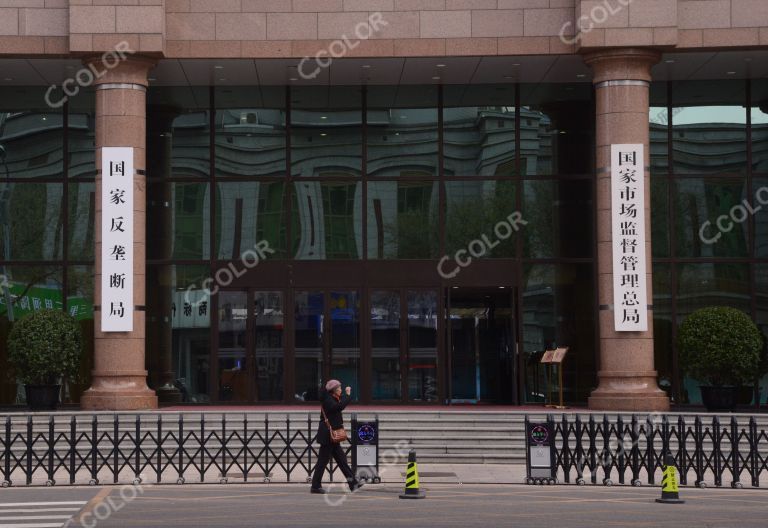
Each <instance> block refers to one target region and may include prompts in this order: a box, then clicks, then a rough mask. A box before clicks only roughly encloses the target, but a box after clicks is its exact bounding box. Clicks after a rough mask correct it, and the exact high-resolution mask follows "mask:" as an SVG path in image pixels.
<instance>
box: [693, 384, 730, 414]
mask: <svg viewBox="0 0 768 528" xmlns="http://www.w3.org/2000/svg"><path fill="white" fill-rule="evenodd" d="M699 388H700V389H701V401H702V402H703V403H704V407H706V408H707V410H708V411H710V412H717V411H732V410H733V409H734V408H735V407H736V402H737V401H738V399H739V398H738V397H739V389H740V387H734V386H730V385H729V386H722V387H709V386H705V385H700V386H699Z"/></svg>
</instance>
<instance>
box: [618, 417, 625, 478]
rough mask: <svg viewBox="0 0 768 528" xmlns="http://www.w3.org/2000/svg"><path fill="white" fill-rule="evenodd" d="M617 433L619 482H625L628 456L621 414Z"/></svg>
mask: <svg viewBox="0 0 768 528" xmlns="http://www.w3.org/2000/svg"><path fill="white" fill-rule="evenodd" d="M616 433H617V441H618V443H619V445H618V451H619V465H618V467H617V471H618V472H619V484H624V471H626V469H627V467H626V458H625V457H624V419H623V418H622V417H621V415H619V417H618V418H617V419H616Z"/></svg>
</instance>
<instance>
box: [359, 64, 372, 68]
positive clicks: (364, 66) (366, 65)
mask: <svg viewBox="0 0 768 528" xmlns="http://www.w3.org/2000/svg"><path fill="white" fill-rule="evenodd" d="M370 67H371V65H370V64H363V65H362V66H361V68H370Z"/></svg>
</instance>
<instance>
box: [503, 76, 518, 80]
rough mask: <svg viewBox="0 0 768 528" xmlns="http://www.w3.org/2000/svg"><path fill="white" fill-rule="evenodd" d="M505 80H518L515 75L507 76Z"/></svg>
mask: <svg viewBox="0 0 768 528" xmlns="http://www.w3.org/2000/svg"><path fill="white" fill-rule="evenodd" d="M504 78H505V79H516V78H517V77H515V76H514V75H505V76H504Z"/></svg>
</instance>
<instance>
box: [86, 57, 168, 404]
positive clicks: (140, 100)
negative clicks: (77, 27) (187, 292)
mask: <svg viewBox="0 0 768 528" xmlns="http://www.w3.org/2000/svg"><path fill="white" fill-rule="evenodd" d="M100 60H101V58H100V57H96V58H94V59H93V61H94V62H100ZM85 62H86V63H88V62H89V61H88V60H86V61H85ZM153 66H154V61H153V60H150V59H147V58H142V57H136V56H131V57H129V58H127V59H126V60H124V61H122V62H121V63H120V64H119V65H118V66H116V67H115V68H114V69H111V70H107V71H106V72H105V73H104V75H103V76H102V77H101V78H100V79H98V80H97V81H96V83H95V84H96V87H95V88H96V169H97V171H98V172H99V177H98V178H97V179H96V226H95V231H94V233H95V238H96V269H95V273H94V275H95V277H94V279H95V287H94V305H97V306H98V305H99V304H100V303H101V211H102V207H101V183H102V178H103V176H104V175H103V174H101V149H102V147H133V148H134V149H135V150H134V159H133V163H134V170H135V172H136V173H135V175H134V178H135V180H134V182H135V183H134V190H133V191H134V213H133V214H134V243H133V252H134V263H133V266H134V276H133V288H134V291H133V299H134V305H135V312H134V316H133V331H132V332H116V333H112V332H110V333H103V332H102V331H101V313H100V312H99V311H97V310H96V309H95V308H96V307H95V306H94V327H95V328H94V369H93V373H92V376H93V380H92V382H91V387H90V388H89V389H88V390H87V391H86V392H85V393H84V394H83V396H82V399H81V406H82V408H83V409H89V410H131V409H154V408H157V396H155V393H154V392H153V391H152V390H150V389H149V388H148V387H147V370H146V367H145V364H144V335H145V328H146V327H145V314H146V312H145V283H146V278H145V269H146V251H145V238H146V232H145V224H146V175H145V168H146V163H145V160H146V92H147V72H148V71H149V70H150V69H151V68H152V67H153ZM98 69H103V68H98Z"/></svg>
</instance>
